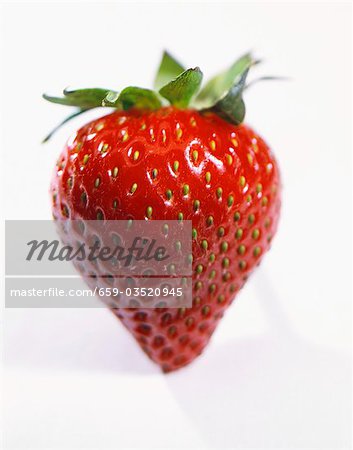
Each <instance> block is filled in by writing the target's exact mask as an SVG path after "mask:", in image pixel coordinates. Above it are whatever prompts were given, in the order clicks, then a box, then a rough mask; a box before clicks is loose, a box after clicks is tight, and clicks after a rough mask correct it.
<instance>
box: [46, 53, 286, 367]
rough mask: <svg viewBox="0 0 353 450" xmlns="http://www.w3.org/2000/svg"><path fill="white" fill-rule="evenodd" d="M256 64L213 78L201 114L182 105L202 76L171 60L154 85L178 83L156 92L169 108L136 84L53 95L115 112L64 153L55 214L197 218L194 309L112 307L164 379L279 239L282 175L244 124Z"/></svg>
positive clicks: (196, 346) (246, 61)
mask: <svg viewBox="0 0 353 450" xmlns="http://www.w3.org/2000/svg"><path fill="white" fill-rule="evenodd" d="M252 64H253V60H252V59H251V58H250V56H249V55H245V56H244V57H243V58H241V59H240V60H238V61H237V62H236V63H235V64H234V65H233V66H232V67H231V68H230V69H229V70H228V71H227V72H225V73H224V74H223V75H221V76H218V77H216V78H214V79H213V80H211V81H210V82H209V83H208V84H207V85H206V87H205V88H204V89H203V90H202V91H201V93H200V94H199V96H198V97H197V99H196V101H197V104H198V105H201V110H199V111H198V110H196V109H195V108H194V107H192V108H190V107H189V108H188V107H187V106H188V104H189V101H190V99H191V97H192V96H193V94H194V93H195V91H196V90H197V89H198V87H199V85H200V83H201V78H202V75H201V72H200V71H199V69H189V70H188V71H183V69H182V68H181V66H180V65H178V64H177V63H176V62H175V61H174V60H172V59H171V57H170V56H169V55H167V54H165V55H164V59H163V61H162V64H161V67H160V71H159V76H158V77H157V85H158V83H161V82H162V79H163V77H167V79H163V82H167V81H168V80H169V79H170V78H172V77H175V76H176V77H177V78H176V79H175V80H173V81H171V82H169V83H168V84H167V85H166V86H164V87H162V89H160V91H159V92H160V94H161V95H162V96H164V97H165V98H167V99H168V100H169V101H170V103H171V104H172V106H166V107H164V106H161V104H160V100H159V97H158V96H157V95H156V94H155V93H153V92H152V91H148V90H142V89H138V88H127V89H125V90H124V91H122V92H121V94H120V95H118V94H116V93H113V92H111V91H107V90H104V89H102V90H101V89H99V90H98V89H96V90H80V91H72V92H68V91H65V92H64V94H65V96H64V98H53V97H46V98H47V99H49V100H51V101H54V102H56V103H63V104H69V105H73V106H78V107H80V111H79V112H82V111H83V110H86V109H89V108H91V107H95V106H100V105H102V103H103V105H108V106H111V105H113V106H114V107H116V108H117V109H120V110H119V111H116V112H113V113H112V114H109V115H107V116H104V117H102V118H100V119H97V120H94V121H92V122H90V123H88V124H87V125H85V126H84V127H82V128H81V129H80V130H79V131H78V132H77V133H76V135H75V136H74V138H72V139H70V141H69V143H68V144H67V146H66V147H65V148H64V150H63V152H62V154H61V156H60V158H59V160H58V164H57V167H56V171H55V174H54V178H53V182H52V186H51V192H52V198H53V214H54V216H55V217H56V218H61V219H62V218H65V217H70V218H71V219H79V218H81V219H86V220H87V219H106V220H123V219H130V218H132V219H147V220H154V219H168V220H192V226H193V243H192V251H193V306H192V307H191V308H179V309H176V308H164V309H148V308H145V309H143V308H137V309H136V308H129V309H127V308H125V309H123V308H120V309H113V312H114V313H115V314H116V315H117V316H118V317H119V319H120V320H121V321H122V322H123V324H124V325H125V326H126V327H127V328H128V330H130V332H131V333H132V334H133V335H134V337H135V338H136V340H137V341H138V342H139V343H140V345H141V347H142V349H143V350H144V351H145V352H146V353H147V355H148V356H150V358H151V359H153V360H154V361H155V362H156V363H157V364H159V365H160V366H161V367H162V369H163V370H164V371H171V370H175V369H177V368H179V367H182V366H184V365H186V364H188V363H190V362H191V361H192V360H193V359H194V358H195V357H196V356H197V355H199V354H200V353H201V352H202V350H203V348H204V347H205V346H206V345H207V343H208V341H209V339H210V337H211V335H212V333H213V331H214V330H215V328H216V326H217V324H218V322H219V320H220V319H221V317H222V316H223V314H224V311H225V310H226V309H227V307H228V306H229V305H230V303H231V302H232V301H233V299H234V297H235V295H236V293H237V292H238V291H239V289H241V287H242V286H243V284H244V282H245V281H246V279H247V277H248V275H249V274H250V273H251V272H252V270H253V269H254V267H255V266H256V265H258V264H259V263H260V261H261V259H262V256H263V255H264V253H265V252H266V251H267V250H268V248H269V246H270V242H271V239H272V237H273V235H274V233H275V232H276V227H277V221H278V217H279V210H280V179H279V172H278V167H277V164H276V161H275V160H274V157H273V155H272V153H271V151H270V149H269V148H268V146H267V144H266V143H265V142H264V141H263V140H262V138H261V137H259V136H258V135H257V134H256V133H255V132H254V131H253V130H252V129H250V128H249V127H247V126H246V125H243V124H241V123H240V122H241V121H242V119H243V116H244V103H243V100H242V97H241V94H242V90H243V88H244V83H245V78H246V75H247V72H248V69H249V67H250V66H251V65H252ZM181 72H182V73H181ZM180 73H181V74H180ZM168 76H169V78H168Z"/></svg>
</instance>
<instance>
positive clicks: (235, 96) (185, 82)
mask: <svg viewBox="0 0 353 450" xmlns="http://www.w3.org/2000/svg"><path fill="white" fill-rule="evenodd" d="M257 63H258V61H256V60H255V59H253V57H252V56H251V54H250V53H247V54H245V55H243V56H242V57H241V58H239V59H237V60H236V61H235V63H234V64H232V65H231V66H230V67H229V68H228V69H227V70H225V71H223V72H222V73H220V74H218V75H216V76H215V77H213V78H211V79H210V80H209V81H208V82H207V83H206V84H205V86H204V87H203V88H202V89H201V90H200V88H201V83H202V79H203V74H202V72H201V70H200V68H199V67H195V68H191V69H185V68H184V67H183V66H182V65H181V64H180V63H179V62H177V61H176V60H175V59H174V58H173V57H172V56H171V55H170V54H169V53H168V52H164V53H163V56H162V60H161V63H160V65H159V68H158V71H157V75H156V78H155V83H154V87H155V90H151V89H146V88H141V87H135V86H129V87H126V88H125V89H123V90H122V91H120V92H118V91H115V90H110V89H103V88H87V89H69V88H66V89H64V91H63V95H62V96H50V95H47V94H43V98H44V99H45V100H47V101H49V102H51V103H56V104H60V105H65V106H71V107H75V108H76V110H75V112H74V113H73V114H71V115H70V116H69V117H67V118H66V119H65V120H64V121H63V122H61V123H60V124H59V125H58V126H57V127H56V128H55V129H54V130H53V131H52V132H51V133H50V134H49V135H48V136H47V137H46V138H45V139H44V141H43V142H46V141H48V140H49V139H50V138H51V136H52V135H53V134H54V132H55V131H57V130H58V129H59V128H60V127H61V126H62V125H64V124H65V123H67V122H68V121H69V120H71V119H73V118H74V117H77V116H78V115H80V114H82V113H84V112H86V111H88V110H90V109H93V108H98V107H108V108H114V109H118V110H129V109H132V108H134V109H139V110H143V111H153V110H157V109H159V108H161V107H163V106H166V105H172V106H174V107H176V108H180V109H186V108H192V109H196V110H198V111H200V112H201V113H202V112H208V111H211V112H214V113H216V114H217V115H219V116H220V117H222V118H223V119H224V120H226V121H228V122H230V123H232V124H234V125H239V124H240V123H241V122H242V121H243V120H244V117H245V104H244V100H243V91H244V89H245V87H246V78H247V75H248V72H249V70H250V68H251V67H252V66H253V65H255V64H257Z"/></svg>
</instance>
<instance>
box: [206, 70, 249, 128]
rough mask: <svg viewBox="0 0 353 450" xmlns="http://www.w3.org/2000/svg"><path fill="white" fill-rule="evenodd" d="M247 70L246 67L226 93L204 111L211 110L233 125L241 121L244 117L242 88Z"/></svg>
mask: <svg viewBox="0 0 353 450" xmlns="http://www.w3.org/2000/svg"><path fill="white" fill-rule="evenodd" d="M248 72H249V69H246V70H245V71H244V72H243V74H242V75H241V77H240V80H239V81H238V82H236V83H235V84H234V85H233V86H232V87H231V88H230V90H229V91H228V93H227V94H226V95H225V96H224V97H223V98H222V99H221V100H219V101H218V102H217V103H216V104H215V105H213V106H212V107H211V108H207V109H206V110H205V111H212V112H214V113H216V114H217V115H218V116H220V117H222V118H223V119H224V120H226V121H227V122H230V123H233V124H234V125H239V124H240V123H242V121H243V120H244V117H245V103H244V100H243V90H244V87H245V81H246V77H247V75H248Z"/></svg>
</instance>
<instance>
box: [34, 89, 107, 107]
mask: <svg viewBox="0 0 353 450" xmlns="http://www.w3.org/2000/svg"><path fill="white" fill-rule="evenodd" d="M109 92H111V91H110V90H109V89H102V88H90V89H75V90H69V89H64V91H63V96H62V97H52V96H50V95H47V94H43V98H44V99H45V100H48V101H49V102H52V103H58V104H60V105H66V106H77V107H79V108H81V109H90V108H97V107H99V106H102V102H103V99H104V98H105V97H106V96H107V95H108V93H109Z"/></svg>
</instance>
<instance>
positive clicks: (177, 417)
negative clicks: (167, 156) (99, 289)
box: [1, 2, 352, 449]
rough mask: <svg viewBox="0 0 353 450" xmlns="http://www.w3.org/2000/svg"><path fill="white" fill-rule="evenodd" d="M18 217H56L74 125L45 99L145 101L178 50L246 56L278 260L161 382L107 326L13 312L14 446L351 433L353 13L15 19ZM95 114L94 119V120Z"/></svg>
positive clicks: (151, 444)
mask: <svg viewBox="0 0 353 450" xmlns="http://www.w3.org/2000/svg"><path fill="white" fill-rule="evenodd" d="M2 13H3V17H2V20H3V23H2V28H3V33H2V37H3V57H2V60H3V63H4V65H3V72H2V77H3V80H2V85H1V87H2V95H3V99H2V110H3V111H2V113H3V117H2V118H3V129H2V132H3V143H2V153H3V156H4V165H3V166H2V169H3V170H2V181H3V188H4V190H3V192H4V196H3V197H4V206H3V208H2V211H3V212H5V216H6V217H7V218H12V219H15V218H26V219H45V218H49V217H50V204H49V197H48V186H49V181H50V176H51V172H52V168H53V166H54V162H55V160H56V157H57V156H58V154H59V152H60V150H61V148H62V146H63V144H64V141H65V140H66V138H67V137H68V135H69V133H70V132H72V131H74V130H75V128H77V127H78V126H79V125H80V124H82V123H83V122H84V121H85V120H87V118H82V119H78V120H77V121H76V122H75V123H72V124H70V125H68V126H67V127H66V128H65V129H63V130H62V131H60V133H58V134H57V135H56V137H55V138H54V139H53V140H52V142H50V143H49V144H47V145H45V146H42V145H40V140H41V138H42V137H43V136H44V135H45V134H46V132H47V131H48V130H50V129H51V128H52V127H53V125H54V124H56V123H57V122H58V121H59V120H60V119H62V118H63V117H64V116H65V114H67V111H66V110H65V108H64V107H59V106H57V107H56V106H53V105H50V104H46V103H45V102H44V101H42V100H41V93H42V92H43V91H45V90H46V91H50V92H57V91H58V90H59V89H61V88H63V87H65V86H67V85H71V86H103V87H110V88H113V89H118V90H119V89H120V88H121V87H123V86H126V85H128V84H132V85H142V86H146V87H147V86H150V85H151V83H152V80H153V74H154V70H155V67H156V65H157V64H158V62H159V57H160V53H161V51H162V49H163V48H167V49H169V50H170V51H172V53H174V54H175V55H176V56H177V57H178V58H179V59H181V60H182V61H184V62H185V64H189V65H190V66H195V65H199V66H201V68H202V69H203V71H204V72H205V73H206V74H209V75H210V74H212V73H214V72H215V71H217V70H220V69H223V68H224V67H225V66H227V65H228V64H230V63H231V62H232V61H233V59H234V58H235V57H237V56H238V55H240V54H241V53H243V52H244V51H246V50H248V49H253V50H255V52H256V55H257V56H259V57H263V59H264V64H263V66H262V67H261V68H259V69H257V72H258V74H260V73H261V74H271V75H272V74H277V75H286V76H289V77H290V78H291V80H290V81H287V82H271V83H270V82H267V83H265V82H264V83H261V84H258V85H256V86H254V87H253V88H252V89H251V90H249V91H248V93H247V96H246V102H247V108H248V113H247V118H246V120H247V122H249V123H250V124H251V125H253V126H254V127H255V128H256V130H257V131H258V132H259V133H261V134H262V135H263V136H264V137H265V139H266V140H267V141H268V142H269V143H270V144H271V146H272V147H273V149H274V151H275V153H276V155H277V157H278V160H279V163H280V166H281V169H282V176H283V182H284V192H283V214H282V220H281V223H280V230H279V233H278V235H277V236H276V239H274V243H273V249H272V250H271V252H270V253H269V254H268V255H267V256H266V258H265V260H264V262H263V264H262V266H261V268H260V269H259V270H258V271H257V272H256V274H254V276H253V277H252V278H251V280H250V281H249V283H248V285H247V286H246V287H245V288H244V290H243V291H242V292H241V294H240V295H239V297H238V299H237V301H236V302H235V304H234V305H233V306H232V308H231V309H230V310H229V312H228V313H227V315H226V317H225V318H224V320H223V323H222V324H221V325H220V327H219V329H218V330H217V332H216V334H215V335H214V338H213V341H212V343H211V345H210V346H209V348H208V349H207V350H206V351H205V353H204V355H203V356H202V357H201V358H199V359H198V360H197V361H196V362H195V363H194V364H192V365H191V366H189V367H187V368H185V369H183V370H181V371H180V372H177V373H173V374H170V375H168V376H165V375H162V374H161V373H160V372H159V370H158V368H157V367H156V366H154V365H153V363H151V362H150V361H149V360H147V358H146V357H145V356H144V355H143V354H142V353H141V351H140V350H139V349H138V348H137V345H135V343H134V342H133V341H132V339H131V338H130V336H128V334H127V333H126V332H125V330H124V329H123V328H122V326H121V325H120V324H119V323H118V322H117V320H116V319H115V318H114V317H113V315H112V314H111V313H109V312H108V311H106V310H103V309H95V310H82V309H81V310H44V309H43V310H6V311H4V315H3V319H4V320H3V325H4V357H5V371H4V385H3V387H4V413H5V415H4V419H5V420H4V425H5V433H4V438H5V439H4V442H5V448H8V449H12V448H26V449H27V448H35V449H41V448H43V449H44V448H45V449H49V448H63V449H66V448H100V449H102V448H113V447H114V448H128V447H139V448H158V447H162V448H174V447H180V448H195V447H199V448H209V447H210V448H222V447H231V448H238V447H239V448H240V447H258V448H274V447H282V448H289V447H291V448H293V447H294V448H304V447H305V448H308V447H316V448H324V447H326V448H340V447H347V446H349V444H350V437H351V436H350V435H351V430H350V424H351V406H350V405H351V384H350V383H351V380H350V375H351V359H350V354H351V303H350V302H351V286H350V276H351V226H352V223H351V202H350V200H351V197H350V192H351V119H352V117H351V93H352V92H351V78H352V72H351V34H350V33H351V6H350V4H349V3H345V4H343V3H338V2H334V3H326V4H324V3H311V4H310V3H307V4H305V3H291V4H289V3H250V2H248V3H227V4H221V3H217V4H216V3H214V4H205V3H193V4H191V3H189V4H186V3H179V4H171V3H164V4H161V3H160V4H157V3H155V4H148V3H147V4H137V3H132V2H130V4H121V3H120V4H119V3H115V4H114V3H109V4H108V3H103V2H100V3H61V4H51V3H48V2H46V3H44V2H43V3H30V2H28V3H26V4H20V3H16V2H9V3H6V4H4V6H3V8H2ZM99 113H100V112H97V111H96V112H94V113H93V114H92V115H93V116H94V115H97V114H99Z"/></svg>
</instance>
